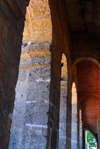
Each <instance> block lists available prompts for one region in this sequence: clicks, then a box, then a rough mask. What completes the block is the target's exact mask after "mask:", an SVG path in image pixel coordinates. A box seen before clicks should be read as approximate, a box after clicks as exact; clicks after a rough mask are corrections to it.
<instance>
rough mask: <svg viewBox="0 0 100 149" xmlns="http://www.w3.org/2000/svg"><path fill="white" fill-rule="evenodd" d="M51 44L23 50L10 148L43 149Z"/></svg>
mask: <svg viewBox="0 0 100 149" xmlns="http://www.w3.org/2000/svg"><path fill="white" fill-rule="evenodd" d="M50 61H51V53H50V44H49V43H43V44H42V43H41V44H33V45H27V46H26V47H24V48H23V49H22V54H21V61H20V67H19V68H20V71H19V77H18V83H17V88H16V101H15V108H14V113H13V123H12V128H11V137H10V139H11V140H10V145H9V149H19V148H20V149H21V148H26V149H33V148H34V149H39V148H41V149H44V148H46V142H47V121H48V110H49V89H50Z"/></svg>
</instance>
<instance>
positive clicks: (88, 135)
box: [84, 129, 97, 149]
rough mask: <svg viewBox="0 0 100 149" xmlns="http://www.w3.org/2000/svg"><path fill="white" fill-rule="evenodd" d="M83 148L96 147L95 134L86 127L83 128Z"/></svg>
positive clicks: (95, 148) (94, 148)
mask: <svg viewBox="0 0 100 149" xmlns="http://www.w3.org/2000/svg"><path fill="white" fill-rule="evenodd" d="M84 131H85V135H84V137H85V138H84V140H85V149H97V141H96V138H95V136H94V135H93V134H92V132H91V131H89V130H88V129H84Z"/></svg>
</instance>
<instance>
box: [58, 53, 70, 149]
mask: <svg viewBox="0 0 100 149" xmlns="http://www.w3.org/2000/svg"><path fill="white" fill-rule="evenodd" d="M67 71H68V70H67V60H66V56H65V54H62V59H61V80H60V111H59V146H58V148H59V149H61V148H63V149H65V148H66V118H67V101H66V100H67V99H66V97H67V81H68V80H67V78H68V72H67Z"/></svg>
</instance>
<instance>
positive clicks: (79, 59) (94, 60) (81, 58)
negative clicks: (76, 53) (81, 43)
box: [72, 57, 100, 68]
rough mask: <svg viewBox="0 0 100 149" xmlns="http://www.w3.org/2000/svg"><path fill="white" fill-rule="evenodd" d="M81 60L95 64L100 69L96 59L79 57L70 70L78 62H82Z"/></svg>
mask: <svg viewBox="0 0 100 149" xmlns="http://www.w3.org/2000/svg"><path fill="white" fill-rule="evenodd" d="M83 60H89V61H92V62H94V63H96V64H97V65H98V66H99V67H100V64H99V62H98V61H97V60H96V59H94V58H92V57H80V58H78V59H77V60H76V61H74V63H73V65H72V68H73V67H74V65H76V64H77V63H79V62H81V61H83Z"/></svg>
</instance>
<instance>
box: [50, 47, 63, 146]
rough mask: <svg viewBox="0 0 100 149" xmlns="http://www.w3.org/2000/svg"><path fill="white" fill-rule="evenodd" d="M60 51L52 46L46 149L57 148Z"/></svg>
mask: <svg viewBox="0 0 100 149" xmlns="http://www.w3.org/2000/svg"><path fill="white" fill-rule="evenodd" d="M60 76H61V51H59V48H57V47H54V48H52V54H51V85H50V103H49V119H48V138H47V149H58V137H59V110H60Z"/></svg>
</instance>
